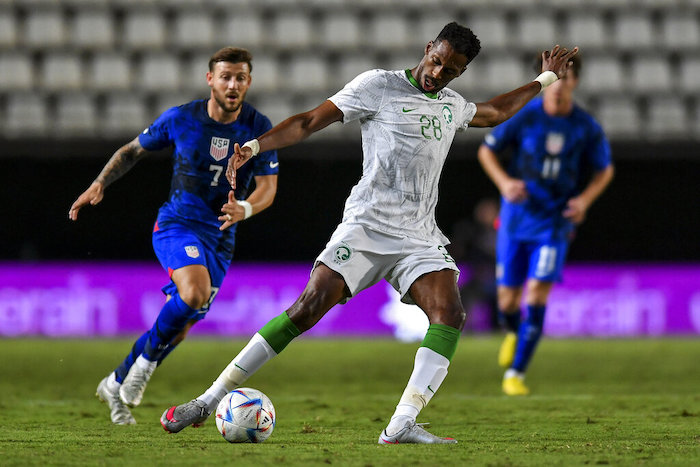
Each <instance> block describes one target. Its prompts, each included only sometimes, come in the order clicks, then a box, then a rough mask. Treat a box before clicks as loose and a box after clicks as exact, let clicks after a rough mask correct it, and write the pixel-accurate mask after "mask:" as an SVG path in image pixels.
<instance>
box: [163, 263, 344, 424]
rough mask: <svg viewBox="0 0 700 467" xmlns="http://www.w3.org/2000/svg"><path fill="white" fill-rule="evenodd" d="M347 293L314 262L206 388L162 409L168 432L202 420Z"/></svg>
mask: <svg viewBox="0 0 700 467" xmlns="http://www.w3.org/2000/svg"><path fill="white" fill-rule="evenodd" d="M347 296H348V289H347V287H346V285H345V281H344V279H343V277H342V276H341V275H340V274H338V273H337V272H335V271H333V270H331V269H330V268H328V267H327V266H326V265H325V264H319V265H317V267H315V268H314V270H313V272H312V273H311V278H310V279H309V282H308V283H307V285H306V287H305V289H304V291H303V292H302V294H301V296H300V297H299V298H297V300H296V301H295V302H294V304H293V305H292V306H291V307H290V308H289V309H288V310H287V311H285V312H282V314H280V315H279V316H277V317H275V318H273V319H271V320H270V321H269V322H268V323H267V324H266V325H265V326H263V328H262V329H260V331H259V332H257V333H256V334H255V335H254V336H253V338H252V339H251V340H250V341H249V342H248V344H247V345H246V346H245V347H244V348H243V350H241V351H240V352H239V353H238V355H236V357H234V359H233V360H232V361H231V363H229V365H228V366H227V367H226V368H225V369H224V371H222V372H221V374H220V375H219V377H218V378H217V379H216V381H214V383H213V384H212V385H211V386H210V387H209V389H207V390H206V391H205V392H204V393H203V394H202V395H200V396H199V397H197V398H196V399H193V400H192V401H190V402H187V403H185V404H181V405H178V406H174V407H170V408H169V409H168V410H166V411H165V412H164V413H163V415H162V416H161V418H160V423H161V425H162V426H163V428H164V429H165V430H166V431H167V432H169V433H177V432H179V431H181V430H182V429H184V428H186V427H188V426H190V425H193V426H199V425H201V424H202V423H204V421H205V420H206V419H207V418H208V417H209V415H210V414H211V413H212V412H213V411H214V410H215V409H216V406H217V404H218V403H219V401H220V400H221V399H223V397H224V396H225V395H226V394H227V393H228V392H229V391H231V390H233V389H235V388H236V387H239V386H240V385H241V384H243V383H244V382H245V381H246V380H247V379H248V378H249V377H250V376H252V375H253V374H254V373H255V372H257V371H258V370H259V369H260V368H261V367H262V366H263V365H264V364H265V363H267V362H268V361H269V360H271V359H272V358H274V357H275V356H277V355H278V354H279V353H280V352H282V350H284V348H285V347H287V345H288V344H289V343H290V342H291V341H292V340H293V339H294V338H296V337H298V336H299V335H300V334H301V333H302V332H304V331H307V330H308V329H310V328H311V327H313V325H314V324H316V323H317V322H318V320H320V319H321V318H322V317H323V316H324V315H325V314H326V313H327V312H328V310H330V309H331V308H332V307H333V306H334V305H335V304H337V303H339V302H340V301H341V300H343V299H344V298H347Z"/></svg>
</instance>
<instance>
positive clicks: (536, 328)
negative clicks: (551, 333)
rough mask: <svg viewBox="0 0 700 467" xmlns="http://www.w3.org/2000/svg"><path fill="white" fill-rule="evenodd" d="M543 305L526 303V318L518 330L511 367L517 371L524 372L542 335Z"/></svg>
mask: <svg viewBox="0 0 700 467" xmlns="http://www.w3.org/2000/svg"><path fill="white" fill-rule="evenodd" d="M544 311H545V305H528V306H527V319H526V320H525V321H524V322H523V323H522V324H521V325H520V329H519V330H518V345H517V348H516V349H515V358H514V359H513V365H511V368H513V369H514V370H516V371H518V372H521V373H523V372H525V369H526V368H527V365H528V364H529V363H530V359H531V358H532V355H533V354H534V353H535V348H536V347H537V343H538V342H539V341H540V336H542V328H543V326H544Z"/></svg>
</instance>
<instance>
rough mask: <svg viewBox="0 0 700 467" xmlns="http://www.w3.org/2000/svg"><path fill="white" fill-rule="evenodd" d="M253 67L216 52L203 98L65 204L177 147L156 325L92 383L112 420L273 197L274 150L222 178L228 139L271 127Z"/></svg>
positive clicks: (122, 153)
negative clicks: (257, 95)
mask: <svg viewBox="0 0 700 467" xmlns="http://www.w3.org/2000/svg"><path fill="white" fill-rule="evenodd" d="M252 68H253V67H252V56H251V54H250V53H249V52H248V51H247V50H245V49H240V48H234V47H226V48H223V49H221V50H219V51H217V52H216V53H215V54H214V55H213V56H212V57H211V59H210V61H209V71H208V72H207V74H206V79H207V83H208V85H209V87H210V88H211V94H210V97H209V98H208V99H201V100H195V101H192V102H189V103H187V104H184V105H181V106H179V107H173V108H171V109H169V110H167V111H165V112H164V113H163V114H161V115H160V116H159V117H158V118H157V119H156V121H155V122H154V123H153V124H151V126H149V127H148V128H146V129H145V130H144V131H143V133H141V134H140V135H139V136H137V137H136V138H135V139H134V140H133V141H131V142H130V143H127V144H126V145H125V146H123V147H121V148H120V149H118V150H117V151H116V152H115V154H114V155H113V156H112V157H111V159H110V160H109V161H108V162H107V164H106V165H105V167H104V168H103V169H102V172H101V173H100V174H99V175H98V177H97V178H96V179H95V181H94V182H93V183H92V184H91V185H90V187H89V188H88V189H87V190H86V191H85V192H84V193H83V194H81V195H80V197H78V199H77V200H76V201H75V203H73V205H72V206H71V208H70V212H69V217H70V219H72V220H77V218H78V211H79V210H80V209H81V208H82V207H83V206H87V205H96V204H98V203H99V202H100V201H101V200H102V198H103V196H104V190H105V188H107V186H109V185H110V184H111V183H112V182H114V181H115V180H117V179H118V178H119V177H121V176H122V175H124V174H125V173H126V172H127V171H128V170H129V169H131V168H132V167H133V166H134V164H136V162H138V161H139V160H140V159H141V158H143V157H145V156H146V155H147V154H148V153H149V152H150V151H156V150H160V149H163V148H166V147H170V146H173V147H174V150H173V176H172V182H171V188H170V196H169V199H168V201H166V202H165V204H163V206H162V207H161V208H160V210H159V212H158V217H157V220H156V223H155V226H154V229H153V249H154V250H155V253H156V256H157V257H158V260H159V261H160V263H161V265H162V266H163V268H164V269H166V270H167V271H168V274H169V275H170V279H171V281H170V283H169V284H168V285H166V286H165V287H163V292H164V293H165V294H166V296H167V297H168V298H167V301H166V302H165V305H164V306H163V308H162V310H161V311H160V313H159V315H158V317H157V318H156V321H155V323H154V324H153V327H152V328H151V329H149V330H148V331H146V332H145V333H144V334H143V335H142V336H141V337H139V338H138V339H137V340H136V342H135V343H134V345H133V348H132V349H131V352H130V353H129V354H127V356H126V358H125V359H124V361H123V362H122V363H121V364H120V365H119V366H118V367H117V368H116V369H115V370H114V371H113V372H111V373H110V374H109V375H108V376H107V377H105V378H104V379H103V380H102V381H101V382H100V384H99V386H98V387H97V396H98V397H99V398H100V399H101V400H102V401H103V402H107V404H108V405H109V408H110V411H111V419H112V422H113V423H115V424H118V425H126V424H134V423H136V421H135V419H134V417H133V416H132V414H131V412H130V411H129V408H128V407H135V406H137V405H139V403H140V402H141V399H142V397H143V393H144V390H145V389H146V384H147V383H148V381H149V379H150V377H151V375H152V374H153V371H154V370H155V368H156V366H157V365H158V364H160V363H161V362H162V361H163V359H164V358H165V357H166V356H167V355H168V354H169V353H170V352H171V351H172V350H173V349H174V348H175V346H177V345H178V344H179V343H180V342H181V341H182V339H184V337H185V335H186V334H187V331H188V330H189V329H190V327H191V326H192V325H193V324H194V323H196V322H197V321H198V320H201V319H202V318H204V316H205V315H206V313H207V311H208V310H209V306H210V305H211V303H212V301H213V300H214V297H215V296H216V293H217V292H218V290H219V287H220V286H221V283H222V281H223V279H224V275H225V274H226V270H227V269H228V266H229V264H230V263H231V259H232V258H233V250H234V244H235V232H236V226H237V225H238V222H239V221H241V220H243V219H247V218H249V217H250V216H251V215H253V214H257V213H259V212H260V211H262V210H264V209H266V208H268V207H269V206H270V205H271V204H272V202H273V200H274V197H275V194H276V192H277V174H278V170H279V169H278V165H279V163H278V162H277V152H276V151H275V150H271V151H267V152H264V153H261V156H262V157H260V158H256V160H255V162H254V164H250V166H246V167H242V168H241V170H239V171H238V172H237V174H236V178H235V179H234V182H235V186H231V184H229V182H228V181H227V179H226V177H225V176H224V172H225V169H226V166H227V164H228V160H229V158H230V157H231V155H232V154H233V144H234V142H236V141H246V140H248V139H251V138H254V137H255V136H257V135H259V134H261V133H264V132H265V131H267V130H269V129H270V128H272V125H271V123H270V120H269V119H268V118H267V117H265V116H264V115H263V114H261V113H260V112H258V111H257V110H255V109H254V108H253V107H252V106H251V105H249V104H248V103H246V102H244V99H245V96H246V93H247V91H248V88H249V86H250V84H251V71H252ZM253 179H254V180H255V189H254V190H253V192H252V193H250V192H249V190H250V188H251V182H252V181H253ZM232 188H233V189H232Z"/></svg>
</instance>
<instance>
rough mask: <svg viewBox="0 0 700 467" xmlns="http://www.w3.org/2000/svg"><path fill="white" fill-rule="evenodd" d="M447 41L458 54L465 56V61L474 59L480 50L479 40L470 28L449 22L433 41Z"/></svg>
mask: <svg viewBox="0 0 700 467" xmlns="http://www.w3.org/2000/svg"><path fill="white" fill-rule="evenodd" d="M440 41H447V42H449V43H450V45H451V46H452V48H453V49H455V51H456V52H457V53H459V54H462V55H464V56H466V57H467V63H469V62H471V61H472V60H474V58H475V57H476V56H477V55H479V51H480V50H481V41H479V39H478V38H477V37H476V34H474V32H472V30H471V29H469V28H465V27H464V26H461V25H459V24H457V23H456V22H454V21H453V22H451V23H450V24H448V25H446V26H445V27H444V28H442V31H440V34H438V36H437V38H435V42H440Z"/></svg>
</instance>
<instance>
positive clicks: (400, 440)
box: [379, 420, 457, 444]
mask: <svg viewBox="0 0 700 467" xmlns="http://www.w3.org/2000/svg"><path fill="white" fill-rule="evenodd" d="M427 425H428V424H427V423H416V422H415V420H409V421H407V422H406V425H405V426H404V427H403V428H401V430H399V431H398V432H397V433H396V434H395V435H393V436H389V435H387V434H386V429H385V430H383V431H382V434H381V435H379V444H408V443H413V444H457V440H456V439H454V438H440V437H439V436H435V435H434V434H432V433H428V432H427V431H426V430H425V429H424V428H423V426H427Z"/></svg>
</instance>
